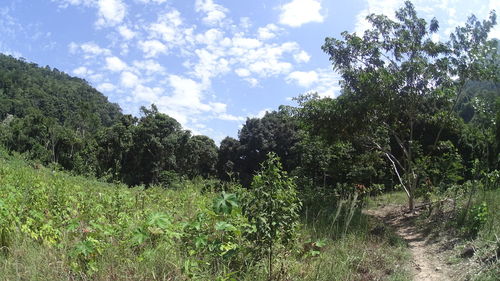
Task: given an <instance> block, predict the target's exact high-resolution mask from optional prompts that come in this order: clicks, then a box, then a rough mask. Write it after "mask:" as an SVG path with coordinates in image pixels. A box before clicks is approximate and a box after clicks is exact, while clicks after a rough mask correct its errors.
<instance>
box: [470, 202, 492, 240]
mask: <svg viewBox="0 0 500 281" xmlns="http://www.w3.org/2000/svg"><path fill="white" fill-rule="evenodd" d="M487 220H488V206H487V205H486V202H482V203H480V204H478V205H476V206H473V207H472V208H471V210H470V213H469V217H468V220H467V222H466V224H465V231H466V232H467V234H468V235H470V236H472V237H476V236H477V234H478V232H479V231H480V230H481V228H482V227H483V226H484V224H485V223H486V221H487Z"/></svg>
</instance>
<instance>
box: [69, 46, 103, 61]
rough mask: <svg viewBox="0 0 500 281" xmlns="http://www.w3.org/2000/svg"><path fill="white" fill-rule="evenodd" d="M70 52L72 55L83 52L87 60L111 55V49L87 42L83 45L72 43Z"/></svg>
mask: <svg viewBox="0 0 500 281" xmlns="http://www.w3.org/2000/svg"><path fill="white" fill-rule="evenodd" d="M69 51H70V52H71V53H78V52H79V51H81V52H83V54H84V58H86V59H89V58H93V57H95V56H100V55H111V51H110V50H109V49H106V48H101V47H100V46H99V45H97V44H95V43H94V42H87V43H83V44H81V45H79V44H76V43H75V42H71V43H70V44H69Z"/></svg>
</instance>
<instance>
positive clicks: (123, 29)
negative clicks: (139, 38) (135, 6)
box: [118, 25, 136, 40]
mask: <svg viewBox="0 0 500 281" xmlns="http://www.w3.org/2000/svg"><path fill="white" fill-rule="evenodd" d="M118 32H119V33H120V35H121V36H123V38H125V40H130V39H133V38H134V37H135V35H136V34H135V32H134V31H133V30H131V29H130V28H128V27H127V26H125V25H121V26H119V27H118Z"/></svg>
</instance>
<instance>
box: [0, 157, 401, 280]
mask: <svg viewBox="0 0 500 281" xmlns="http://www.w3.org/2000/svg"><path fill="white" fill-rule="evenodd" d="M248 193H249V191H248V190H244V189H242V188H241V187H240V186H238V185H236V184H222V183H218V182H216V181H210V180H202V179H197V180H192V181H184V182H182V183H181V184H180V185H179V187H178V188H176V189H164V188H160V187H152V188H148V189H145V188H143V187H140V186H139V187H135V188H128V187H126V186H124V185H119V184H107V183H102V182H99V181H97V180H92V179H88V178H84V177H78V176H72V175H68V174H66V173H64V172H61V171H56V170H53V169H49V168H45V167H43V166H40V165H38V164H30V163H27V162H25V161H24V160H21V159H20V158H19V157H18V156H9V155H7V153H5V152H2V151H0V215H1V216H0V249H1V251H0V280H5V281H7V280H9V281H10V280H268V279H273V280H409V276H410V275H409V272H408V270H407V263H408V258H409V257H408V252H407V251H406V247H405V245H404V243H402V242H401V241H398V239H397V238H395V237H394V235H393V234H391V232H390V231H389V230H388V231H386V232H384V233H382V234H380V233H377V234H373V233H372V229H374V228H376V227H380V226H379V225H378V222H376V221H373V220H370V219H368V218H367V217H366V216H364V215H363V214H362V213H361V212H360V208H359V206H360V204H359V200H358V199H357V198H355V197H346V198H338V197H335V196H333V195H332V197H328V196H325V197H324V200H325V202H318V204H315V205H314V208H313V207H311V206H312V205H308V204H306V202H305V203H304V207H303V208H302V215H301V219H300V220H299V224H298V227H297V228H296V229H295V228H294V229H295V230H294V231H295V233H294V235H292V236H293V239H292V240H290V242H289V243H287V244H284V243H282V242H280V241H282V240H273V241H277V242H273V243H275V246H274V247H273V259H272V260H271V261H272V267H271V268H273V271H272V272H271V274H270V272H269V266H268V263H269V260H267V259H266V258H265V257H262V256H260V255H256V254H255V250H254V249H255V246H256V244H255V243H256V242H255V241H256V240H253V239H252V238H251V237H252V233H258V232H255V231H257V230H258V226H256V225H255V224H254V223H253V222H252V221H251V220H249V217H247V216H246V215H245V211H244V204H245V203H244V202H245V196H248ZM245 194H246V195H245ZM316 198H319V197H316ZM306 199H307V198H302V200H306ZM322 204H324V205H322ZM321 205H322V206H323V207H318V206H321ZM284 206H285V205H284ZM339 206H340V208H339ZM285 210H286V209H285ZM273 235H275V234H273ZM276 235H280V234H279V233H278V234H276ZM292 236H290V238H291V237H292ZM280 239H282V238H280ZM287 239H288V238H287ZM283 241H285V240H283Z"/></svg>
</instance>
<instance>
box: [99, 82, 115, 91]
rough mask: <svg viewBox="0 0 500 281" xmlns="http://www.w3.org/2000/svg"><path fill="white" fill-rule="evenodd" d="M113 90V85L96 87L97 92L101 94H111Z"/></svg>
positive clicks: (102, 84)
mask: <svg viewBox="0 0 500 281" xmlns="http://www.w3.org/2000/svg"><path fill="white" fill-rule="evenodd" d="M115 89H116V87H115V85H113V84H111V83H107V82H105V83H101V84H99V85H97V90H99V91H101V92H112V91H114V90H115Z"/></svg>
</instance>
